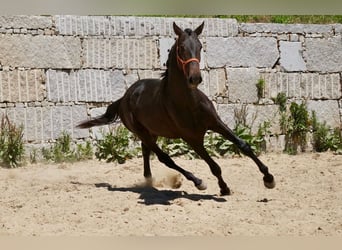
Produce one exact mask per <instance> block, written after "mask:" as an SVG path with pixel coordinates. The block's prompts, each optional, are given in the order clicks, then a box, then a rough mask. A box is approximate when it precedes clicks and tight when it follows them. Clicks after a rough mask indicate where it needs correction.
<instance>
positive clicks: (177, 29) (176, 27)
mask: <svg viewBox="0 0 342 250" xmlns="http://www.w3.org/2000/svg"><path fill="white" fill-rule="evenodd" d="M173 30H174V32H175V33H176V35H177V36H180V35H181V34H182V33H183V30H182V29H181V28H179V27H178V25H177V24H176V23H175V22H173Z"/></svg>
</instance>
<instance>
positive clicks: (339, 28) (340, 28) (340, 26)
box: [333, 23, 342, 35]
mask: <svg viewBox="0 0 342 250" xmlns="http://www.w3.org/2000/svg"><path fill="white" fill-rule="evenodd" d="M333 27H334V30H335V34H340V35H342V23H336V24H334V25H333Z"/></svg>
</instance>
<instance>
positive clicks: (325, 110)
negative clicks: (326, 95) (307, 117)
mask: <svg viewBox="0 0 342 250" xmlns="http://www.w3.org/2000/svg"><path fill="white" fill-rule="evenodd" d="M307 108H308V110H309V111H310V113H311V111H315V113H316V115H317V119H318V121H319V122H326V123H327V125H329V126H331V127H332V128H340V127H341V120H340V111H339V105H338V101H337V100H326V101H321V100H318V101H308V102H307Z"/></svg>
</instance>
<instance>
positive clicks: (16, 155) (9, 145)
mask: <svg viewBox="0 0 342 250" xmlns="http://www.w3.org/2000/svg"><path fill="white" fill-rule="evenodd" d="M23 135H24V133H23V126H19V127H17V126H16V125H15V124H13V123H12V122H11V121H10V120H9V118H8V116H7V115H5V116H3V117H2V119H1V124H0V161H1V165H3V166H4V167H9V168H14V167H18V166H20V164H21V162H22V160H23V156H24V142H23Z"/></svg>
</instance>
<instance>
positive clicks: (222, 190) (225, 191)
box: [221, 187, 231, 196]
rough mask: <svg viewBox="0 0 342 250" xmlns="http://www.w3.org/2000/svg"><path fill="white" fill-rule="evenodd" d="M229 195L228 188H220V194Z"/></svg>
mask: <svg viewBox="0 0 342 250" xmlns="http://www.w3.org/2000/svg"><path fill="white" fill-rule="evenodd" d="M225 195H231V193H230V189H229V188H228V187H227V188H226V189H221V196H225Z"/></svg>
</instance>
